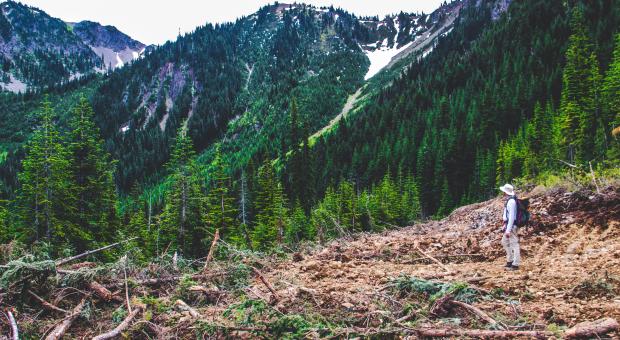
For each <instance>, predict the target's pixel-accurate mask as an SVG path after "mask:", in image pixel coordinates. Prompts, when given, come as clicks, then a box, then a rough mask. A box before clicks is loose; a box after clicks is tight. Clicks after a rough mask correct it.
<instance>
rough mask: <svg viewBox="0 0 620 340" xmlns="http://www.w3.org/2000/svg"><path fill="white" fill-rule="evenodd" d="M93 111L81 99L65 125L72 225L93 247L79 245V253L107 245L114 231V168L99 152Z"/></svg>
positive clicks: (108, 156)
mask: <svg viewBox="0 0 620 340" xmlns="http://www.w3.org/2000/svg"><path fill="white" fill-rule="evenodd" d="M93 116H94V113H93V110H92V108H91V106H90V104H89V103H88V101H87V100H86V98H82V99H81V100H80V102H79V104H78V105H77V106H76V107H75V109H74V110H73V113H72V117H71V120H70V122H69V126H70V128H71V132H70V134H69V153H70V156H71V159H72V164H71V165H72V167H71V170H72V171H71V175H72V177H73V182H74V183H75V184H74V185H73V187H72V190H73V191H74V195H75V198H76V205H75V208H76V209H77V211H76V214H75V218H74V224H75V226H76V227H77V228H79V229H80V230H82V231H84V232H86V233H88V234H89V235H92V236H93V237H94V239H93V240H90V241H92V242H93V243H94V244H82V245H80V247H79V250H84V249H85V248H92V247H93V246H97V245H99V244H107V243H109V242H110V241H111V240H112V239H113V238H114V235H115V233H116V231H117V228H118V222H119V221H118V217H117V214H116V206H115V205H116V201H117V197H116V190H115V186H114V178H113V174H114V168H113V163H112V160H111V157H110V155H109V154H108V153H107V152H106V151H105V150H104V149H103V143H104V142H103V139H102V138H101V135H100V132H99V129H98V128H97V127H96V126H95V123H94V120H93Z"/></svg>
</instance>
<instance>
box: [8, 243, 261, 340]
mask: <svg viewBox="0 0 620 340" xmlns="http://www.w3.org/2000/svg"><path fill="white" fill-rule="evenodd" d="M129 241H131V240H126V241H124V242H118V243H114V244H111V245H108V246H105V247H102V248H98V249H94V250H91V251H88V252H85V253H82V254H79V255H76V256H72V257H68V258H63V259H59V260H37V259H36V258H35V257H34V256H32V255H25V256H23V257H21V258H19V259H17V260H13V261H10V262H8V263H6V264H4V265H0V307H1V308H2V313H3V314H4V318H0V325H2V326H0V329H2V330H5V329H6V330H9V332H8V333H5V334H2V333H1V332H0V338H2V336H9V338H11V339H20V338H21V337H20V333H21V336H22V337H25V336H28V337H29V336H36V337H40V338H45V339H61V338H62V337H63V336H65V334H69V333H70V334H83V333H86V334H89V335H94V338H95V339H111V338H115V337H117V336H119V335H120V334H121V333H123V332H135V331H136V330H137V329H138V328H141V329H144V328H147V329H148V330H147V333H148V336H149V337H151V336H161V335H162V334H163V333H164V332H165V331H166V329H165V327H161V326H159V325H157V324H156V323H154V322H151V321H148V320H149V319H151V318H152V317H153V316H152V313H151V311H150V309H153V308H162V306H163V308H165V309H166V311H168V310H169V309H170V310H175V311H178V312H179V313H183V314H189V315H192V316H194V317H198V312H197V311H196V310H195V309H194V308H192V307H190V306H189V305H188V304H187V303H186V302H184V301H183V300H182V298H183V297H190V296H191V297H192V298H194V297H198V298H196V299H197V300H200V301H202V302H206V303H208V302H210V301H211V302H212V301H214V300H217V299H220V298H221V297H222V295H223V294H225V293H226V292H225V291H222V290H220V289H219V288H218V285H220V286H222V287H234V286H235V285H237V284H240V283H242V284H245V285H247V284H249V282H248V277H249V275H250V273H251V270H252V269H251V268H252V266H251V264H250V265H248V264H244V263H242V262H238V261H237V262H235V263H234V264H229V265H228V266H227V265H224V266H222V265H221V264H218V265H217V266H216V265H215V264H214V263H213V261H212V260H213V257H214V252H215V249H216V242H217V241H218V240H217V239H216V240H215V242H214V243H213V244H212V247H211V251H210V253H209V256H208V257H207V258H206V260H205V259H202V260H199V261H188V260H185V259H183V258H181V257H180V256H177V254H176V253H175V254H174V255H173V256H169V255H162V256H161V257H159V258H157V259H155V260H153V262H151V263H149V264H148V265H145V266H138V265H135V264H134V263H133V261H132V260H130V258H129V256H128V255H127V254H126V255H125V256H123V257H121V258H120V259H119V260H118V261H116V262H113V263H109V264H100V263H94V262H80V261H81V260H84V259H85V258H87V257H88V256H92V255H95V254H97V253H100V252H103V251H105V250H108V249H110V248H113V247H117V246H119V245H121V244H123V243H126V242H129ZM254 270H256V271H257V272H258V269H254ZM258 273H259V274H260V272H258ZM164 298H165V300H166V303H165V304H164V303H162V302H161V301H160V300H162V301H163V300H164ZM169 300H171V302H169V303H168V301H169ZM164 305H165V306H164ZM104 313H106V315H107V316H109V314H110V313H111V318H105V319H108V320H110V319H111V321H113V322H112V323H110V322H105V320H102V318H99V316H101V315H102V314H104ZM80 320H81V321H85V322H78V321H80ZM102 321H103V322H102ZM93 323H94V324H97V325H98V326H99V327H97V328H103V327H106V326H107V327H109V329H102V330H101V331H97V332H99V333H100V334H96V333H93V332H94V331H95V329H94V328H93V327H89V326H93ZM140 323H142V326H141V327H133V326H135V325H137V324H140ZM4 325H7V327H4ZM132 328H134V329H132ZM145 334H146V333H145Z"/></svg>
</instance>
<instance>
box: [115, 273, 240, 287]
mask: <svg viewBox="0 0 620 340" xmlns="http://www.w3.org/2000/svg"><path fill="white" fill-rule="evenodd" d="M226 274H228V272H227V271H221V272H213V273H209V274H195V275H190V276H189V277H190V278H191V279H192V280H207V279H212V278H214V277H218V276H223V275H226ZM184 277H185V276H169V277H160V278H157V279H143V280H136V281H132V283H134V284H136V285H138V286H157V285H160V284H164V283H170V282H177V281H180V280H181V279H183V278H184ZM124 285H125V281H122V282H115V283H110V284H106V285H105V286H104V287H105V288H107V289H114V288H122V287H124Z"/></svg>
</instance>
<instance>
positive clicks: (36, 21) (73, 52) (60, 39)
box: [0, 0, 146, 93]
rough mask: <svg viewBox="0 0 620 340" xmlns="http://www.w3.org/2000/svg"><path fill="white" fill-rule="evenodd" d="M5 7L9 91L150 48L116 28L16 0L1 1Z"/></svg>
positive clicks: (1, 55)
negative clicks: (73, 20) (70, 20)
mask: <svg viewBox="0 0 620 340" xmlns="http://www.w3.org/2000/svg"><path fill="white" fill-rule="evenodd" d="M0 10H1V12H2V13H0V30H1V31H2V33H1V34H0V35H1V37H2V40H1V41H0V61H1V62H2V64H3V68H2V71H0V87H1V88H3V89H4V90H6V91H10V92H15V93H16V92H22V93H24V92H26V91H28V90H32V89H38V88H44V87H50V86H57V85H60V84H62V83H66V82H69V81H71V80H74V79H76V78H79V77H82V76H84V75H88V74H92V73H102V72H104V71H106V70H107V69H109V68H115V67H119V66H122V65H124V64H125V63H128V62H131V61H132V60H135V59H136V58H138V57H139V55H140V53H142V52H143V51H144V48H145V47H146V46H145V45H144V44H142V43H140V42H138V41H136V40H133V39H131V38H130V37H128V36H127V35H125V34H124V33H122V32H120V31H118V29H116V28H115V27H112V26H102V25H100V24H98V23H94V22H88V21H83V22H80V23H77V24H71V23H65V22H64V21H62V20H60V19H58V18H54V17H51V16H50V15H48V14H47V13H45V12H44V11H42V10H40V9H38V8H36V7H31V6H27V5H23V4H21V3H19V2H16V1H12V0H8V1H4V2H2V3H0ZM102 55H103V59H102Z"/></svg>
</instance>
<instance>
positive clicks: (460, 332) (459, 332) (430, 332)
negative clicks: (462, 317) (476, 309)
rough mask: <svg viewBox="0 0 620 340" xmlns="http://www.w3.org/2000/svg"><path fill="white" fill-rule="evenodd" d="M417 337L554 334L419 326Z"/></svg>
mask: <svg viewBox="0 0 620 340" xmlns="http://www.w3.org/2000/svg"><path fill="white" fill-rule="evenodd" d="M414 331H415V333H417V335H418V336H419V337H436V338H440V337H473V338H516V337H528V338H536V339H546V338H549V337H551V336H554V334H553V332H549V331H490V330H486V329H458V328H446V329H441V328H421V329H415V330H414Z"/></svg>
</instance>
